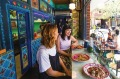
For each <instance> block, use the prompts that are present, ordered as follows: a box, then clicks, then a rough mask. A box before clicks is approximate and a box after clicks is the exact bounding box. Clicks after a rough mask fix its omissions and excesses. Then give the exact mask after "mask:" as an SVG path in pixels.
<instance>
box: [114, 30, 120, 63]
mask: <svg viewBox="0 0 120 79" xmlns="http://www.w3.org/2000/svg"><path fill="white" fill-rule="evenodd" d="M119 33H120V31H119V30H118V29H116V30H115V36H114V40H113V41H114V43H115V44H116V49H117V50H115V53H114V58H115V60H118V61H120V58H119V57H120V34H119Z"/></svg>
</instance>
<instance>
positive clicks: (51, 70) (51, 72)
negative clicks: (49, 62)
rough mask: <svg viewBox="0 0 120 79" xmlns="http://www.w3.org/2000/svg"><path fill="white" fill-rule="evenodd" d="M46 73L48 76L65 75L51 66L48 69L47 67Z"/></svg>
mask: <svg viewBox="0 0 120 79" xmlns="http://www.w3.org/2000/svg"><path fill="white" fill-rule="evenodd" d="M46 73H47V74H48V75H49V76H52V77H59V76H66V75H65V73H62V72H59V71H55V70H53V69H52V67H50V68H49V69H47V70H46Z"/></svg>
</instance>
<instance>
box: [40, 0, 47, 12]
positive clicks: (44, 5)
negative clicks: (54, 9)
mask: <svg viewBox="0 0 120 79" xmlns="http://www.w3.org/2000/svg"><path fill="white" fill-rule="evenodd" d="M40 10H42V11H44V12H47V4H46V3H45V2H43V1H42V0H40Z"/></svg>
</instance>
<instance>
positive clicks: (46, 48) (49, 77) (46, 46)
mask: <svg viewBox="0 0 120 79" xmlns="http://www.w3.org/2000/svg"><path fill="white" fill-rule="evenodd" d="M57 36H58V29H57V26H56V25H53V24H50V23H47V24H46V25H45V26H44V28H43V30H42V41H41V43H42V45H41V46H40V47H39V50H38V52H37V62H38V64H39V72H40V79H71V78H70V76H71V73H70V71H69V70H68V69H67V68H66V67H65V65H64V63H63V61H62V60H61V58H60V57H59V55H58V53H56V46H55V41H56V40H57ZM63 69H64V71H65V72H63ZM68 76H69V77H68Z"/></svg>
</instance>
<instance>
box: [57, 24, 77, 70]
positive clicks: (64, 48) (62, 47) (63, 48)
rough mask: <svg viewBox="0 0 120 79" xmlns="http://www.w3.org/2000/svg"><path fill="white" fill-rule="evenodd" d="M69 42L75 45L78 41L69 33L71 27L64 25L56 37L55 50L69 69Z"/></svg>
mask: <svg viewBox="0 0 120 79" xmlns="http://www.w3.org/2000/svg"><path fill="white" fill-rule="evenodd" d="M72 42H73V43H72ZM71 43H72V45H77V44H78V41H77V39H75V38H74V37H73V36H72V35H71V27H70V26H67V25H65V26H64V27H63V30H62V34H61V35H59V36H58V39H57V51H58V53H59V54H60V57H61V59H62V60H63V62H64V64H65V65H66V67H67V68H68V69H69V70H71V50H70V47H71Z"/></svg>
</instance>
